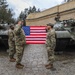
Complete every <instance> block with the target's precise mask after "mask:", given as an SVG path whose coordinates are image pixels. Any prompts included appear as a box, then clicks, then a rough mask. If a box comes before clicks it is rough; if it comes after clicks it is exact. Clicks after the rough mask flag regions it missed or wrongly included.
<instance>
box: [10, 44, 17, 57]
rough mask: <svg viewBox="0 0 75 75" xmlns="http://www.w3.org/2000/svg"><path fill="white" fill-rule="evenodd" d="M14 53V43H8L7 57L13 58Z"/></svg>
mask: <svg viewBox="0 0 75 75" xmlns="http://www.w3.org/2000/svg"><path fill="white" fill-rule="evenodd" d="M15 53H16V50H15V45H14V44H10V45H9V57H10V58H13V57H14V54H15Z"/></svg>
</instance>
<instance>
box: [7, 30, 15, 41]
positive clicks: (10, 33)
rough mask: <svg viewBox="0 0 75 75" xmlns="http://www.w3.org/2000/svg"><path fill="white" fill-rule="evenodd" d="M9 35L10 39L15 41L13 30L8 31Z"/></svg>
mask: <svg viewBox="0 0 75 75" xmlns="http://www.w3.org/2000/svg"><path fill="white" fill-rule="evenodd" d="M8 35H9V39H10V40H11V41H13V37H14V35H13V32H12V31H8Z"/></svg>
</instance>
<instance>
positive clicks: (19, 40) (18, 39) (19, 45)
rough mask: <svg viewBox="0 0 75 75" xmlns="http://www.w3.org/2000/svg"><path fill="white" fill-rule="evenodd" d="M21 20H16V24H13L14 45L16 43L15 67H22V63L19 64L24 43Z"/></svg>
mask: <svg viewBox="0 0 75 75" xmlns="http://www.w3.org/2000/svg"><path fill="white" fill-rule="evenodd" d="M22 24H23V22H22V21H18V24H17V25H16V26H15V30H14V35H15V45H16V68H19V69H22V68H23V67H24V65H22V64H21V60H22V56H23V52H24V47H25V44H26V40H25V34H24V31H23V29H22Z"/></svg>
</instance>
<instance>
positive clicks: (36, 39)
mask: <svg viewBox="0 0 75 75" xmlns="http://www.w3.org/2000/svg"><path fill="white" fill-rule="evenodd" d="M27 40H31V41H34V40H35V41H38V40H39V41H40V40H41V41H42V40H44V41H45V40H46V38H26V41H27Z"/></svg>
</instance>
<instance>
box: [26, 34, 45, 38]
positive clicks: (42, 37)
mask: <svg viewBox="0 0 75 75" xmlns="http://www.w3.org/2000/svg"><path fill="white" fill-rule="evenodd" d="M35 37H36V38H41V37H42V38H46V36H41V35H40V36H32V35H30V36H26V38H35Z"/></svg>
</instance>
